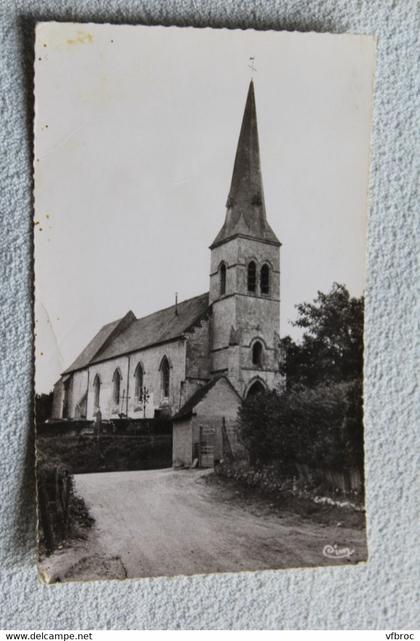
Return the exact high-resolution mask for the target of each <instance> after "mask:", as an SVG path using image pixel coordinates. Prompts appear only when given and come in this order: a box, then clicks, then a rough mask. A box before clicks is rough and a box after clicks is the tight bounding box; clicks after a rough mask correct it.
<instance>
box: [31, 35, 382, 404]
mask: <svg viewBox="0 0 420 641" xmlns="http://www.w3.org/2000/svg"><path fill="white" fill-rule="evenodd" d="M250 56H255V66H256V69H257V71H256V73H254V82H255V93H256V104H257V117H258V126H259V135H260V151H261V161H262V172H263V181H264V192H265V201H266V208H267V217H268V220H269V222H270V224H271V226H272V228H273V229H274V231H275V233H276V235H277V236H278V238H279V239H280V241H281V242H282V245H283V246H282V248H281V327H280V331H281V334H282V335H285V334H287V333H291V334H292V335H294V336H297V334H296V330H294V329H293V328H292V327H291V325H290V323H289V321H290V320H293V319H294V318H295V317H296V312H295V309H294V306H295V305H296V304H297V303H299V302H302V301H308V300H312V299H313V298H314V297H315V296H316V293H317V290H322V291H327V290H329V289H330V287H331V285H332V283H333V282H334V281H338V282H342V283H344V284H346V285H347V286H348V288H349V289H350V292H351V293H352V294H353V295H356V296H359V295H360V294H362V292H363V288H364V283H365V247H366V216H367V199H366V194H367V183H368V161H369V130H370V113H371V101H372V95H371V94H372V77H373V66H374V41H373V39H372V38H369V37H367V36H349V35H324V34H323V35H317V34H290V33H276V32H272V31H271V32H255V31H230V30H216V29H192V28H176V27H173V28H165V27H142V26H139V27H122V26H110V25H72V24H62V23H61V24H60V23H44V24H42V25H40V26H38V28H37V41H36V67H35V83H36V94H35V109H36V116H35V221H36V223H37V224H36V226H35V271H36V321H37V323H36V333H37V341H36V389H37V391H38V392H48V391H49V390H50V389H51V388H52V385H53V383H54V382H55V381H56V380H57V378H58V377H59V374H60V372H61V371H62V370H63V369H64V368H65V367H67V366H68V365H69V364H70V363H71V361H72V360H73V359H74V358H75V357H76V356H77V354H78V353H79V352H80V351H81V350H82V349H83V347H84V346H85V345H86V343H87V342H88V341H89V340H90V339H91V338H92V336H93V335H94V334H95V333H96V332H97V331H98V329H99V328H100V327H101V326H102V325H104V324H105V323H108V322H110V321H112V320H115V319H116V318H119V317H121V316H123V315H124V314H125V313H126V312H127V311H128V310H129V309H132V310H133V312H134V313H135V314H136V316H137V317H140V316H143V315H145V314H148V313H150V312H153V311H156V310H158V309H160V308H162V307H167V306H169V305H171V304H173V302H174V296H175V292H176V291H177V292H178V293H179V299H180V300H183V299H185V298H189V297H191V296H194V295H197V294H200V293H203V292H205V291H207V290H208V276H209V259H210V252H209V249H208V246H209V245H210V243H211V242H212V241H213V239H214V237H215V236H216V234H217V232H218V231H219V229H220V227H221V226H222V224H223V221H224V216H225V203H226V197H227V194H228V191H229V186H230V179H231V175H232V168H233V161H234V156H235V151H236V144H237V139H238V135H239V129H240V125H241V119H242V114H243V109H244V105H245V98H246V93H247V90H248V85H249V81H250V69H249V68H248V62H249V57H250Z"/></svg>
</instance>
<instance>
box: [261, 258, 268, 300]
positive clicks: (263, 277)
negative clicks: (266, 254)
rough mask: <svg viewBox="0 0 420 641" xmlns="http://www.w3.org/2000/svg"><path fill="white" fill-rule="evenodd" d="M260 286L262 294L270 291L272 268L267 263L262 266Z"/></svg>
mask: <svg viewBox="0 0 420 641" xmlns="http://www.w3.org/2000/svg"><path fill="white" fill-rule="evenodd" d="M260 288H261V294H269V293H270V268H269V266H268V265H267V264H265V265H263V266H262V267H261V273H260Z"/></svg>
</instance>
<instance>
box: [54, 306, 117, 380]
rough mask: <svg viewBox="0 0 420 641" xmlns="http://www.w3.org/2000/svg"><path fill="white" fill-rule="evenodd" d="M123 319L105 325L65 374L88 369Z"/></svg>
mask: <svg viewBox="0 0 420 641" xmlns="http://www.w3.org/2000/svg"><path fill="white" fill-rule="evenodd" d="M120 321H121V319H120V318H119V319H118V320H116V321H113V322H112V323H108V324H107V325H104V326H103V327H102V328H101V329H100V330H99V332H98V333H97V334H96V335H95V336H94V337H93V338H92V340H91V341H90V343H88V344H87V345H86V347H85V348H84V350H83V351H82V352H81V353H80V354H79V356H78V357H77V358H76V360H75V361H73V363H72V364H71V365H70V367H68V368H67V369H66V370H65V371H64V372H63V374H68V373H70V372H73V371H74V370H77V369H83V368H84V367H86V366H87V365H88V364H89V363H90V361H91V360H92V358H93V357H94V356H95V355H96V354H97V353H98V351H99V350H100V348H101V347H102V346H103V345H104V344H105V342H106V341H107V340H108V338H109V337H110V336H111V335H112V332H113V331H114V330H115V328H116V327H117V326H118V325H119V323H120Z"/></svg>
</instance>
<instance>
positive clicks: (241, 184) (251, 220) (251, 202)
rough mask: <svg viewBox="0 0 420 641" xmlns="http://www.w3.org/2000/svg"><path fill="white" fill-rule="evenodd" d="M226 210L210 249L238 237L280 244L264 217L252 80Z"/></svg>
mask: <svg viewBox="0 0 420 641" xmlns="http://www.w3.org/2000/svg"><path fill="white" fill-rule="evenodd" d="M226 207H227V211H226V219H225V222H224V224H223V227H222V229H221V230H220V231H219V233H218V234H217V236H216V238H215V240H214V241H213V243H212V245H211V247H210V248H213V247H216V246H217V245H220V244H221V243H223V242H225V241H226V240H228V239H229V238H233V237H234V236H238V235H240V236H246V237H251V238H257V239H259V240H264V241H266V242H270V243H273V244H275V245H280V242H279V240H278V238H277V236H276V235H275V233H274V232H273V230H272V229H271V227H270V225H269V224H268V222H267V218H266V212H265V203H264V190H263V182H262V175H261V162H260V148H259V142H258V126H257V112H256V107H255V94H254V83H253V82H252V80H251V83H250V85H249V90H248V96H247V100H246V105H245V111H244V116H243V120H242V126H241V131H240V134H239V140H238V147H237V150H236V156H235V163H234V166H233V174H232V182H231V186H230V191H229V196H228V199H227V203H226Z"/></svg>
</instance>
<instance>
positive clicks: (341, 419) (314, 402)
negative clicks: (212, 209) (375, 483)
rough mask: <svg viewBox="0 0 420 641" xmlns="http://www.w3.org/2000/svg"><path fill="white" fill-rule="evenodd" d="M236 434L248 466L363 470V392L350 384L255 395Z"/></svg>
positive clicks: (247, 402)
mask: <svg viewBox="0 0 420 641" xmlns="http://www.w3.org/2000/svg"><path fill="white" fill-rule="evenodd" d="M239 434H240V438H241V440H242V442H243V443H244V445H245V447H246V448H247V449H248V452H249V455H250V460H251V463H253V464H254V463H258V462H259V463H262V464H265V463H269V462H270V461H273V460H278V461H279V462H281V465H282V468H283V469H284V470H285V472H287V471H291V469H292V468H293V467H294V464H295V463H301V464H306V465H308V466H310V467H320V466H325V467H329V468H332V469H334V468H335V469H348V468H350V467H359V466H362V464H363V410H362V387H361V383H360V381H359V380H355V381H352V382H348V383H335V384H330V385H318V386H317V387H312V388H307V387H300V388H299V387H294V388H293V389H291V390H288V391H286V392H285V393H283V394H281V395H279V394H277V393H276V392H268V393H265V394H258V395H256V396H254V397H250V398H248V399H246V400H245V401H244V403H243V405H242V407H241V408H240V410H239Z"/></svg>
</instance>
